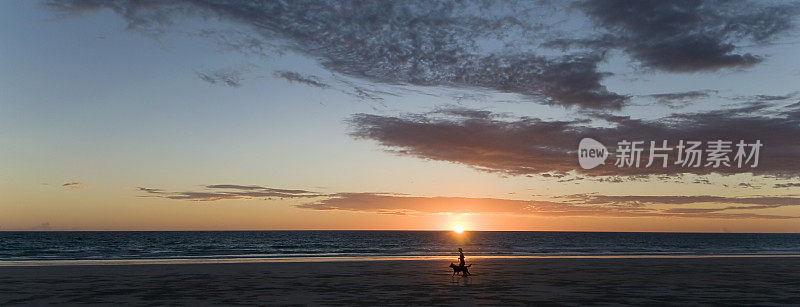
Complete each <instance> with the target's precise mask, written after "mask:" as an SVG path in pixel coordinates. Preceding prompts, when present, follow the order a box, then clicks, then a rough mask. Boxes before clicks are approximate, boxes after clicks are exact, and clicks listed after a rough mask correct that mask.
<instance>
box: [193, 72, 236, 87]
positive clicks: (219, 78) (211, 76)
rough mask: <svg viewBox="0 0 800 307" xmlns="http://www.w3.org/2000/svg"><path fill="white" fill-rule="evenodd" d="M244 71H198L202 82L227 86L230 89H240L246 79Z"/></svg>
mask: <svg viewBox="0 0 800 307" xmlns="http://www.w3.org/2000/svg"><path fill="white" fill-rule="evenodd" d="M244 71H245V70H244V69H242V68H227V69H216V70H205V71H197V72H196V74H197V77H198V78H200V80H203V81H205V82H208V84H211V85H225V86H230V87H239V86H241V85H242V84H241V82H242V80H243V79H244V77H243V75H244Z"/></svg>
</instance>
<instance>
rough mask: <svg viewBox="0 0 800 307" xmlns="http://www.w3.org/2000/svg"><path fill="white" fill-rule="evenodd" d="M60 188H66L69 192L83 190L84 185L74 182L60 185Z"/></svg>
mask: <svg viewBox="0 0 800 307" xmlns="http://www.w3.org/2000/svg"><path fill="white" fill-rule="evenodd" d="M61 187H64V188H67V189H71V190H80V189H85V188H86V185H84V184H83V183H82V182H77V181H74V182H67V183H65V184H62V185H61Z"/></svg>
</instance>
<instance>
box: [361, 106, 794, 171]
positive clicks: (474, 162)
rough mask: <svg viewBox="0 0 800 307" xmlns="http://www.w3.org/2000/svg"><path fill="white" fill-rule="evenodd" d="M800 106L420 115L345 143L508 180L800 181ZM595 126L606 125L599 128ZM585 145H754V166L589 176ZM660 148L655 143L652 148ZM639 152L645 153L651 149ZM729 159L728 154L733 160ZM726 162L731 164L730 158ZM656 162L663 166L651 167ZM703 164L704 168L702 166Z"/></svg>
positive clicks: (383, 124) (380, 125)
mask: <svg viewBox="0 0 800 307" xmlns="http://www.w3.org/2000/svg"><path fill="white" fill-rule="evenodd" d="M798 110H800V104H793V105H789V106H782V107H779V106H775V105H772V104H767V103H762V104H749V105H746V106H742V107H736V108H729V109H726V110H719V111H713V112H707V113H678V114H673V115H670V116H666V117H662V118H657V119H652V120H647V119H633V118H631V117H629V116H615V115H609V114H603V113H594V114H591V115H590V116H591V118H579V119H571V120H550V121H547V120H542V119H538V118H530V117H517V118H513V117H509V116H505V117H504V116H499V115H497V114H487V113H475V114H472V113H470V112H469V111H464V110H457V111H456V112H457V114H458V115H460V116H452V115H453V114H456V113H454V112H452V111H446V110H437V111H434V112H430V113H423V114H405V115H401V116H381V115H372V114H364V113H361V114H355V115H353V116H352V117H351V118H350V119H349V123H350V125H351V127H352V131H351V135H352V136H353V137H355V138H357V139H367V140H374V141H376V142H378V143H379V144H380V145H382V146H383V147H384V148H385V149H386V150H387V151H389V152H392V153H395V154H399V155H408V156H414V157H418V158H422V159H430V160H437V161H448V162H454V163H459V164H464V165H467V166H470V167H473V168H476V169H479V170H483V171H488V172H499V173H505V174H509V175H528V174H541V173H568V172H573V171H574V172H579V173H584V174H586V175H590V176H617V175H647V174H681V173H693V174H708V173H712V172H715V173H721V174H732V173H746V172H751V173H753V174H769V175H776V176H797V175H800V160H798V159H797V158H796V157H797V156H798V155H800V146H798V145H797V144H800V116H798V114H800V111H798ZM597 120H602V121H605V122H606V124H604V125H598V124H596V123H595V121H597ZM584 137H591V138H594V139H596V140H598V141H600V142H601V143H603V144H605V145H606V147H607V148H608V150H609V151H610V152H611V153H614V151H615V150H616V144H617V142H619V141H622V140H629V141H656V142H660V141H662V140H667V141H668V145H669V146H673V147H674V146H675V145H677V144H678V142H679V140H685V141H702V142H703V143H704V144H707V142H708V141H714V140H729V141H733V142H738V141H739V140H744V141H745V142H747V143H753V142H755V140H760V141H761V143H762V144H764V145H763V147H762V149H761V150H760V158H759V164H758V167H756V168H750V167H747V165H743V166H744V167H743V168H738V167H735V164H734V167H720V168H712V167H697V168H691V167H683V166H681V165H676V164H675V163H674V162H675V158H677V154H675V151H677V150H676V149H673V154H671V155H670V159H669V161H668V167H661V165H657V166H654V167H645V165H646V164H647V162H648V157H649V154H648V152H647V151H646V150H645V152H643V153H642V158H641V161H642V163H641V165H640V167H638V168H636V167H622V168H619V167H616V166H613V163H614V158H609V161H606V162H607V163H606V165H603V166H600V167H597V168H595V169H592V170H583V169H581V168H580V167H579V166H578V161H577V152H576V151H577V145H578V143H579V141H580V140H581V139H582V138H584ZM657 144H659V145H660V143H657ZM643 148H645V149H647V148H649V143H648V144H647V145H645V146H643ZM733 148H734V149H735V148H736V147H735V146H733ZM733 154H735V152H734V153H732V154H731V155H733ZM730 158H731V160H732V159H733V157H732V156H731V157H730ZM654 162H661V160H655V161H654ZM703 163H705V161H704V162H703Z"/></svg>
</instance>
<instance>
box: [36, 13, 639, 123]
mask: <svg viewBox="0 0 800 307" xmlns="http://www.w3.org/2000/svg"><path fill="white" fill-rule="evenodd" d="M487 4H488V3H484V2H482V1H466V2H461V1H443V2H437V3H430V2H428V1H391V2H349V1H289V2H279V1H264V2H239V1H200V0H198V1H180V2H169V3H167V2H157V1H156V2H142V1H46V2H45V5H46V6H47V7H49V8H51V9H53V10H55V11H57V12H59V13H61V14H62V15H70V14H72V15H80V14H85V13H87V12H94V11H98V10H100V9H104V8H105V9H110V10H111V11H113V12H115V13H117V14H118V15H120V16H121V17H123V18H124V19H125V20H126V21H127V22H128V28H130V29H137V30H139V29H141V30H143V31H145V32H147V33H158V32H159V31H163V28H164V27H167V26H169V25H171V24H173V23H174V22H175V21H176V20H178V19H181V18H188V17H194V16H204V17H215V18H219V19H221V20H226V21H229V22H232V23H233V24H236V25H240V26H243V27H244V28H245V29H247V30H248V31H253V32H254V33H257V36H258V37H257V38H255V39H253V37H252V36H246V35H245V36H243V38H246V43H244V44H241V46H246V48H247V49H248V50H253V49H258V50H263V49H264V48H254V47H253V46H252V45H253V44H256V45H258V44H264V45H268V46H266V47H265V48H272V47H273V46H272V44H279V45H281V47H282V48H283V49H286V50H290V51H293V52H295V53H297V54H300V55H304V56H306V57H309V58H313V59H315V60H316V61H317V62H318V63H319V64H320V65H321V66H322V67H324V68H326V69H328V70H329V71H331V72H334V73H338V74H342V75H345V76H348V77H352V78H358V79H361V80H365V81H369V82H374V83H378V84H388V85H397V84H410V85H416V86H425V87H434V86H436V87H454V88H473V89H488V90H493V91H497V92H502V93H514V94H519V95H522V96H524V97H527V98H529V99H534V100H537V101H541V102H544V103H548V104H556V105H566V106H573V105H574V106H581V107H588V108H611V109H619V108H620V107H621V106H622V105H623V104H625V103H626V102H627V101H628V97H627V96H625V95H620V94H616V93H613V92H610V91H608V90H607V89H606V87H605V86H603V85H602V84H601V81H602V79H603V78H604V77H606V76H608V75H610V73H607V72H601V71H598V68H597V65H598V63H600V62H601V61H602V60H603V58H604V53H602V52H597V53H592V52H590V53H587V52H579V53H569V54H562V55H558V56H551V55H545V54H539V53H536V52H535V50H534V48H533V45H535V43H534V41H535V40H536V39H538V36H542V35H543V33H541V31H544V30H545V29H547V28H548V27H549V26H548V25H546V24H544V21H543V20H542V18H538V17H541V16H546V15H550V14H548V13H547V12H546V10H547V9H550V10H556V9H554V8H551V7H547V6H541V7H540V6H537V5H538V4H537V3H534V2H520V3H516V4H515V3H511V2H509V3H506V4H507V5H505V6H504V7H503V8H493V7H492V6H491V5H487ZM532 14H539V15H536V16H534V15H532ZM212 32H213V31H212ZM537 34H541V35H537ZM206 36H207V37H215V35H206ZM225 42H226V46H229V47H232V48H236V46H239V44H236V43H231V42H230V41H225ZM267 42H269V43H267ZM199 75H200V77H201V78H202V79H204V80H206V81H208V82H210V83H212V84H216V83H218V82H219V79H220V78H218V76H216V75H214V74H206V73H201V74H199ZM222 80H224V81H225V82H224V83H226V84H227V83H229V82H228V81H232V82H230V84H231V85H234V84H237V83H238V82H237V81H236V80H229V79H226V78H222Z"/></svg>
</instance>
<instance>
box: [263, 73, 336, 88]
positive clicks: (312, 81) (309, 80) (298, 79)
mask: <svg viewBox="0 0 800 307" xmlns="http://www.w3.org/2000/svg"><path fill="white" fill-rule="evenodd" d="M274 74H275V77H278V78H283V79H286V80H287V81H289V82H295V83H300V84H305V85H308V86H313V87H318V88H329V87H330V86H329V85H327V84H325V83H323V82H322V81H320V80H319V78H317V77H315V76H303V75H301V74H299V73H296V72H293V71H276V72H275V73H274Z"/></svg>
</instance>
